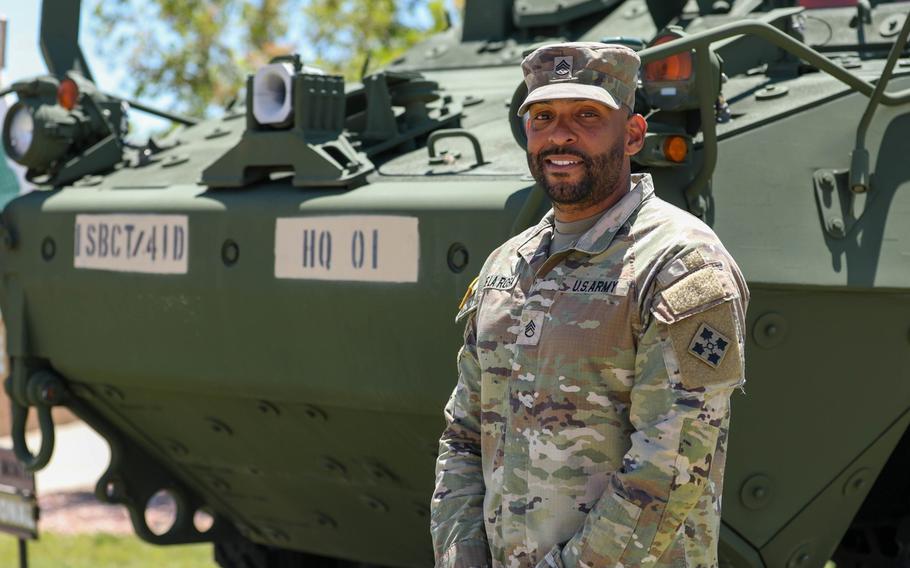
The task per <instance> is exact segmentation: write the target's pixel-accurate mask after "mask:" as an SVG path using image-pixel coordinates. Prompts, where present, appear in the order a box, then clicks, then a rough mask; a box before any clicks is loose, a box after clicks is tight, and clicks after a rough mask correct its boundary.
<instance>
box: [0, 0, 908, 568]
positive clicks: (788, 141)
mask: <svg viewBox="0 0 910 568" xmlns="http://www.w3.org/2000/svg"><path fill="white" fill-rule="evenodd" d="M908 12H910V2H885V1H874V0H873V1H869V0H859V1H855V0H854V1H843V0H841V1H837V0H812V1H810V0H803V1H802V2H800V3H799V4H795V3H793V2H783V1H771V0H765V1H763V0H735V1H733V0H717V1H714V2H710V1H699V2H691V3H686V2H684V1H677V0H669V1H662V0H653V1H644V0H625V1H621V0H560V1H559V2H556V1H555V0H554V1H551V0H467V1H466V2H465V7H464V13H463V18H462V20H461V23H460V24H459V25H458V26H456V27H453V28H451V29H449V30H448V31H446V32H444V33H442V34H440V35H437V36H435V37H432V38H431V39H429V40H428V41H426V42H425V43H423V44H421V45H419V46H417V47H416V48H414V49H412V50H410V51H409V52H407V53H406V54H405V55H404V56H403V57H402V58H401V59H399V60H397V61H395V62H394V63H393V64H392V65H390V66H389V67H388V68H386V69H384V70H382V71H379V72H376V73H373V74H371V75H368V76H366V77H364V78H363V80H362V81H361V82H359V83H356V84H351V83H347V84H346V83H345V82H344V81H343V79H342V78H340V77H335V76H331V75H326V74H322V73H320V72H318V70H314V69H311V68H308V67H307V66H306V65H305V64H304V63H305V62H302V61H301V60H300V59H299V58H295V57H286V58H280V59H278V60H276V61H274V62H272V63H271V64H269V65H268V66H266V67H264V68H263V69H261V70H259V71H258V72H257V73H256V74H255V75H254V76H252V77H250V78H249V80H248V82H247V86H246V91H245V93H246V94H245V98H244V100H243V101H241V102H240V103H238V104H235V105H233V106H232V107H230V108H228V109H227V110H226V111H225V113H224V115H223V116H221V117H219V118H217V119H213V120H205V121H194V120H189V119H184V118H182V117H179V116H171V118H172V119H174V120H175V121H177V122H179V123H182V126H181V127H180V128H178V129H176V130H175V131H174V132H173V133H172V134H170V135H169V136H167V137H166V138H164V139H160V140H157V139H152V140H149V141H148V143H147V144H144V145H141V146H135V145H130V144H128V143H126V142H125V141H124V135H125V120H124V119H125V117H126V116H127V115H128V113H131V112H136V111H146V112H157V113H158V114H162V115H165V116H168V114H167V113H162V112H160V111H155V110H154V109H151V108H148V107H145V106H143V105H140V104H137V103H133V104H131V103H129V102H128V101H126V100H125V99H123V98H122V97H119V96H116V95H113V94H110V93H104V92H101V91H100V90H99V89H98V88H97V87H96V86H95V85H94V83H93V82H92V75H91V73H90V71H89V67H88V65H87V64H86V61H85V59H84V58H83V57H82V55H81V52H80V51H79V49H78V46H77V41H76V40H77V38H76V35H77V30H78V20H79V2H78V0H45V2H44V6H43V15H42V36H41V37H42V47H43V51H44V54H45V57H46V61H47V65H48V71H49V74H48V75H46V76H42V77H37V78H35V79H33V80H29V81H22V82H19V83H16V84H14V85H12V87H11V88H12V90H13V91H15V93H16V94H17V95H18V101H19V102H18V103H16V106H15V107H13V108H11V109H10V112H9V114H8V117H7V119H6V122H5V124H4V126H3V141H4V144H5V148H6V150H7V152H8V153H9V155H11V156H12V157H13V158H14V159H15V160H17V161H18V162H19V163H21V164H23V165H24V166H26V167H28V177H29V179H30V180H31V181H33V182H34V183H36V184H38V185H39V186H40V187H41V188H42V189H40V190H38V191H35V192H32V193H30V194H28V195H26V196H23V197H20V198H17V199H16V200H14V201H12V202H11V203H9V205H7V207H6V208H5V210H4V211H3V215H2V227H0V232H2V235H0V270H2V275H3V276H2V280H0V283H2V284H0V287H2V289H0V293H2V298H0V303H2V310H3V315H4V318H5V319H6V322H7V326H8V330H9V331H8V333H9V353H10V355H11V361H12V362H11V368H12V373H11V376H10V378H9V380H8V381H7V390H8V392H9V393H10V395H11V397H12V399H13V401H14V402H13V432H14V439H15V446H16V450H17V452H18V455H19V456H20V458H21V459H22V460H24V461H25V462H26V463H27V464H28V465H29V466H30V467H32V468H40V467H42V466H43V465H44V464H45V463H46V462H47V460H48V458H49V457H50V455H51V451H52V448H53V443H54V438H53V432H54V431H53V424H52V421H51V418H50V416H51V415H50V408H51V407H52V406H54V405H65V406H67V407H69V408H70V409H72V410H73V411H74V412H75V413H76V414H78V415H79V416H80V417H82V418H83V419H84V420H85V421H86V422H87V423H89V424H90V425H91V426H92V427H93V428H95V429H96V430H97V431H98V432H99V433H100V434H101V435H102V436H104V438H105V439H106V440H107V441H108V442H109V443H110V446H111V453H112V455H111V462H110V465H109V468H108V469H107V471H106V473H104V475H103V476H102V477H101V479H100V480H99V481H98V485H97V491H96V494H97V497H98V499H100V500H102V501H104V502H107V503H118V504H122V505H123V506H125V507H126V508H127V510H128V511H129V513H130V517H131V519H132V522H133V526H134V527H135V531H136V533H137V534H138V535H139V536H141V537H142V538H143V539H145V540H147V541H148V542H151V543H157V544H162V545H166V544H178V543H189V542H199V541H210V542H212V543H213V544H214V549H215V557H216V559H217V561H218V562H219V563H220V564H221V565H222V566H225V567H241V566H242V567H260V566H291V565H295V566H296V565H306V566H315V565H326V566H353V565H364V564H368V565H376V566H414V567H416V566H428V565H430V564H431V563H432V553H431V545H430V538H429V534H428V522H429V520H428V502H429V498H430V493H431V490H432V487H433V464H434V458H435V455H436V446H437V439H438V436H439V434H440V432H441V429H442V426H443V422H442V415H441V409H442V406H443V404H444V402H445V400H446V398H447V395H448V394H449V392H450V391H451V389H452V387H453V385H454V382H455V369H454V364H453V363H454V355H455V350H456V348H457V346H458V345H459V343H460V340H461V330H460V329H459V326H457V325H455V324H454V323H453V316H454V313H455V310H456V307H457V305H458V302H459V299H460V298H461V297H462V295H463V294H464V291H465V289H466V288H467V287H468V284H469V283H470V282H471V280H472V279H473V278H474V277H475V275H476V274H477V272H478V270H479V268H480V265H481V263H482V262H483V260H484V258H485V256H486V255H487V254H488V252H489V251H491V250H492V249H493V247H495V246H496V245H497V244H499V243H500V242H502V241H503V240H505V239H506V238H507V237H509V236H510V235H511V234H513V233H515V232H516V231H520V230H521V229H523V228H524V227H527V226H529V225H530V224H532V223H534V222H536V220H537V219H538V218H539V216H540V215H541V214H542V213H543V212H544V211H545V210H546V208H547V207H548V203H547V202H546V199H545V197H544V195H543V194H542V191H541V189H540V188H539V187H536V186H535V185H534V183H533V180H532V179H531V178H530V177H529V176H528V171H527V167H526V161H525V153H524V149H523V144H524V143H525V138H524V134H523V130H522V125H521V120H520V118H519V117H517V116H516V115H515V114H516V109H517V106H516V104H517V102H518V101H520V100H521V99H522V98H523V96H524V90H523V87H522V83H521V75H520V71H519V68H518V63H519V61H520V60H521V58H522V55H523V53H525V52H527V51H528V50H530V49H532V48H533V47H535V46H537V45H540V44H542V43H545V42H553V41H559V40H596V41H601V40H603V41H612V42H623V43H626V44H627V45H631V46H634V48H636V49H640V50H641V51H640V54H641V57H642V59H643V61H644V62H645V65H644V67H643V70H642V76H641V86H640V89H639V92H638V95H637V102H636V109H637V110H638V111H639V112H641V113H644V114H646V115H647V116H648V120H649V124H650V133H649V134H648V138H647V143H646V145H645V149H644V150H643V151H642V152H641V153H640V154H639V155H638V156H637V157H636V159H635V168H636V170H638V171H647V172H650V173H651V174H652V175H653V176H654V180H655V184H656V187H657V191H658V194H659V195H660V196H662V197H663V198H664V199H666V200H668V201H670V202H672V203H674V204H676V205H677V206H679V207H680V208H682V209H685V210H687V211H689V212H691V213H692V214H694V215H697V216H699V217H701V218H703V219H704V220H705V221H706V222H708V223H709V224H710V225H712V226H713V227H714V229H715V230H716V231H717V233H718V234H719V235H720V237H721V238H722V240H723V241H724V242H725V243H726V245H727V247H728V248H729V249H730V251H731V252H732V253H733V255H734V256H735V257H736V258H737V259H738V262H739V264H740V266H741V267H742V269H743V271H744V272H745V274H746V276H747V278H748V279H749V285H750V287H751V290H752V301H751V307H750V312H749V317H748V345H747V376H748V383H747V386H746V391H745V394H737V395H736V396H735V400H734V410H733V423H732V430H731V439H730V441H729V448H730V453H729V460H728V464H727V470H726V471H727V473H726V483H725V488H724V489H725V495H724V502H723V527H722V539H721V546H720V555H721V559H722V560H721V564H722V565H723V566H749V567H758V566H769V567H778V566H785V567H787V568H802V567H811V566H823V565H825V563H826V562H828V561H829V560H833V561H834V562H836V563H837V565H838V566H908V565H910V476H908V473H907V472H908V471H910V435H908V433H907V430H908V423H910V413H908V408H910V344H908V342H910V302H908V300H910V254H908V251H910V224H908V223H907V220H908V219H910V160H908V156H910V65H908V60H906V59H901V58H902V57H903V56H904V54H905V53H906V43H907V38H908V33H910V20H908V19H907V14H908ZM30 408H31V409H33V410H34V411H36V412H37V414H38V417H39V419H40V423H41V425H42V433H43V442H42V445H41V447H40V448H39V449H38V451H37V452H35V453H32V451H30V450H29V448H27V447H26V445H25V442H24V439H23V429H24V427H23V424H24V420H25V417H26V414H27V411H28V409H30ZM161 491H165V492H167V493H168V494H170V495H171V496H172V498H173V499H174V501H175V502H176V515H175V518H174V522H173V524H172V525H171V526H170V527H169V528H164V529H160V530H152V527H150V526H149V524H148V523H147V522H146V520H145V516H144V512H145V510H146V506H147V503H148V501H149V499H150V498H152V497H153V496H155V495H156V494H159V493H160V492H161ZM202 512H207V513H208V514H209V515H210V517H209V518H210V519H211V520H212V521H213V522H211V523H209V524H208V526H207V525H206V524H205V523H202V522H196V521H200V519H203V518H204V515H202Z"/></svg>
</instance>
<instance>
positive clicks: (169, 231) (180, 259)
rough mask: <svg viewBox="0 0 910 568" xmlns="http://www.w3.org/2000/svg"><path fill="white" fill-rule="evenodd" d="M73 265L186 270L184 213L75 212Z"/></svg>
mask: <svg viewBox="0 0 910 568" xmlns="http://www.w3.org/2000/svg"><path fill="white" fill-rule="evenodd" d="M74 229H75V234H74V256H73V265H74V266H75V267H76V268H90V269H97V270H112V271H116V272H143V273H154V274H185V273H186V271H187V256H188V250H189V248H188V247H189V230H188V222H187V217H186V216H185V215H119V214H118V215H77V216H76V223H75V227H74Z"/></svg>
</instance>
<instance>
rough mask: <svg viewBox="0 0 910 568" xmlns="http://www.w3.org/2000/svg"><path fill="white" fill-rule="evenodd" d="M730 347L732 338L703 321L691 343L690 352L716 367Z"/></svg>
mask: <svg viewBox="0 0 910 568" xmlns="http://www.w3.org/2000/svg"><path fill="white" fill-rule="evenodd" d="M729 347H730V339H729V338H728V337H727V336H725V335H724V334H722V333H721V332H719V331H717V330H716V329H714V328H713V327H711V326H710V325H708V324H706V323H703V324H701V325H700V326H699V327H698V330H697V331H696V332H695V335H694V336H693V337H692V341H691V342H690V343H689V353H690V354H692V355H694V356H695V357H696V358H698V359H699V360H700V361H702V362H704V363H705V364H707V365H709V366H711V367H712V368H715V369H716V368H717V366H718V365H720V363H721V361H723V360H724V356H725V355H726V354H727V350H728V348H729Z"/></svg>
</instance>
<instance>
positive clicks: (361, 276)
mask: <svg viewBox="0 0 910 568" xmlns="http://www.w3.org/2000/svg"><path fill="white" fill-rule="evenodd" d="M419 265H420V234H419V232H418V229H417V218H416V217H397V216H387V215H338V216H325V217H284V218H279V219H276V220H275V277H276V278H295V279H301V280H347V281H356V282H417V272H418V268H419Z"/></svg>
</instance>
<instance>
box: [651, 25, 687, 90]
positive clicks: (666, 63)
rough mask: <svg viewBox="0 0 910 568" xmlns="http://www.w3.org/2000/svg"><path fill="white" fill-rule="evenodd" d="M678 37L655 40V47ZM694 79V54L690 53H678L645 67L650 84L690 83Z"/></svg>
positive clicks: (664, 37)
mask: <svg viewBox="0 0 910 568" xmlns="http://www.w3.org/2000/svg"><path fill="white" fill-rule="evenodd" d="M677 37H678V36H676V35H672V34H668V35H665V36H661V37H659V38H657V39H656V40H654V43H653V44H651V45H652V46H654V45H660V44H662V43H667V42H669V41H673V40H674V39H677ZM691 77H692V53H691V52H689V51H686V52H683V53H677V54H676V55H671V56H670V57H665V58H664V59H660V60H658V61H652V62H651V63H648V64H647V65H645V81H648V82H650V83H654V82H658V81H688V80H689V78H691Z"/></svg>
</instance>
